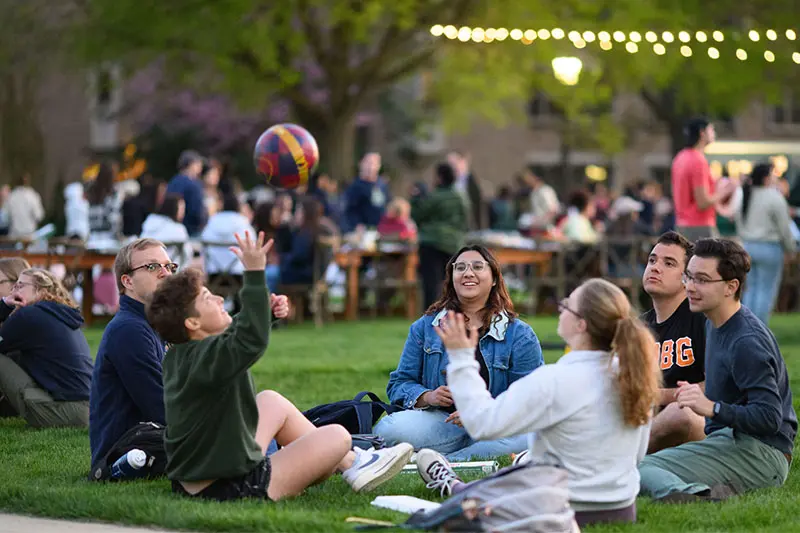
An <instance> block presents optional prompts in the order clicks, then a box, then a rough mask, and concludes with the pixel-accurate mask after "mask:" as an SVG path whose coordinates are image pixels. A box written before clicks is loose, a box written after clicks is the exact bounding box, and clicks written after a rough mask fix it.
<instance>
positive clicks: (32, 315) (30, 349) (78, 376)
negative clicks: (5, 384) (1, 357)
mask: <svg viewBox="0 0 800 533" xmlns="http://www.w3.org/2000/svg"><path fill="white" fill-rule="evenodd" d="M12 310H13V308H11V307H9V306H7V305H5V303H3V304H2V305H1V306H0V320H3V325H2V326H1V327H0V353H5V354H12V352H18V354H19V355H18V356H14V357H13V358H14V360H15V361H16V362H17V364H18V365H19V366H20V367H21V368H22V369H23V370H24V371H25V372H27V373H28V375H29V376H30V377H32V378H33V379H34V381H36V383H38V384H39V386H40V387H41V388H43V389H44V390H46V391H47V392H48V393H50V396H52V397H53V399H54V400H55V401H57V402H77V401H86V400H88V399H89V386H90V382H91V379H92V351H91V350H90V349H89V343H87V342H86V337H84V336H83V332H82V331H81V326H82V325H83V317H81V314H80V312H79V311H78V310H77V309H73V308H72V307H69V306H66V305H63V304H58V303H55V302H46V301H45V302H36V303H35V304H33V305H28V306H25V307H20V308H19V309H18V310H17V312H15V313H14V314H11V311H12ZM9 315H10V316H9ZM6 317H7V318H6Z"/></svg>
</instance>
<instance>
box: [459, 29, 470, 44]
mask: <svg viewBox="0 0 800 533" xmlns="http://www.w3.org/2000/svg"><path fill="white" fill-rule="evenodd" d="M470 37H472V30H471V29H469V28H468V27H467V26H462V27H461V29H460V30H458V40H459V41H461V42H462V43H465V42H467V41H469V39H470Z"/></svg>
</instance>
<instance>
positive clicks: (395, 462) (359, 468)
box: [342, 442, 414, 492]
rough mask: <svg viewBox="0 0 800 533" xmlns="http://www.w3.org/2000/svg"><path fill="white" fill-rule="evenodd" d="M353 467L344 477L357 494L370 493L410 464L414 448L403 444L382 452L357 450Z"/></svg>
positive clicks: (344, 473) (405, 443)
mask: <svg viewBox="0 0 800 533" xmlns="http://www.w3.org/2000/svg"><path fill="white" fill-rule="evenodd" d="M353 451H354V452H355V453H356V460H355V462H354V463H353V466H351V467H350V468H348V469H347V470H345V471H344V472H342V477H344V480H345V481H347V483H348V484H349V485H350V486H351V487H352V488H353V490H354V491H356V492H361V491H370V490H372V489H374V488H375V487H377V486H378V485H380V484H381V483H384V482H385V481H389V480H390V479H392V478H393V477H394V476H396V475H397V474H399V473H400V471H402V470H403V467H404V466H406V464H408V460H409V459H410V458H411V454H412V453H414V447H413V446H411V445H410V444H408V443H407V442H403V443H400V444H398V445H397V446H392V447H391V448H383V449H381V450H373V449H369V450H362V449H360V448H356V449H354V450H353Z"/></svg>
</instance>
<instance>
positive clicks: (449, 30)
mask: <svg viewBox="0 0 800 533" xmlns="http://www.w3.org/2000/svg"><path fill="white" fill-rule="evenodd" d="M444 36H445V37H447V38H448V39H450V40H453V39H455V38H456V37H457V36H458V30H457V29H456V27H455V26H453V25H452V24H451V25H448V26H445V27H444Z"/></svg>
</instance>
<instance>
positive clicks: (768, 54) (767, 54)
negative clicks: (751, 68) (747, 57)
mask: <svg viewBox="0 0 800 533" xmlns="http://www.w3.org/2000/svg"><path fill="white" fill-rule="evenodd" d="M764 59H766V60H767V61H769V62H770V63H772V62H773V61H775V54H773V53H772V52H770V51H769V50H766V51H765V52H764Z"/></svg>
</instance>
